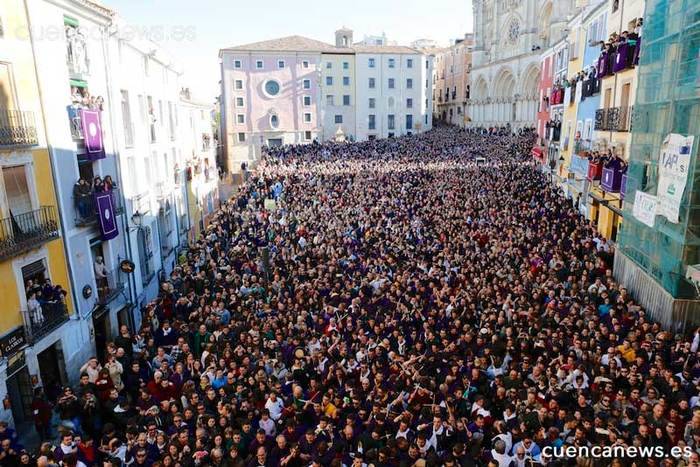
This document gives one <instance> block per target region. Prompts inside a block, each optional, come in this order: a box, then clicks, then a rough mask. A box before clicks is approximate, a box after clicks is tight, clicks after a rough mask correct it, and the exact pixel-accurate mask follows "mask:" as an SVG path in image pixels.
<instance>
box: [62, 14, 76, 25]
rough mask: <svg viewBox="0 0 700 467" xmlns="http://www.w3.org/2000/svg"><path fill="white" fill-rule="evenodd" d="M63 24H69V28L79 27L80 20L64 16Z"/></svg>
mask: <svg viewBox="0 0 700 467" xmlns="http://www.w3.org/2000/svg"><path fill="white" fill-rule="evenodd" d="M63 24H67V25H68V26H73V27H76V28H77V27H78V25H79V23H78V20H77V19H75V18H73V17H71V16H68V15H63Z"/></svg>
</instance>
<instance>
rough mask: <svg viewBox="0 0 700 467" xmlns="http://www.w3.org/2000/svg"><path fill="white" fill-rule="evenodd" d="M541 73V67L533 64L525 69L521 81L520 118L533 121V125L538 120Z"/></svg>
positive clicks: (528, 121) (529, 121)
mask: <svg viewBox="0 0 700 467" xmlns="http://www.w3.org/2000/svg"><path fill="white" fill-rule="evenodd" d="M540 73H541V71H540V67H539V66H537V65H535V64H532V65H530V66H528V67H527V68H526V69H525V72H524V73H523V77H522V80H521V82H520V90H519V94H520V99H519V101H520V106H519V109H518V120H521V121H523V122H527V123H531V124H533V125H534V124H535V122H536V121H537V104H538V101H539V98H538V88H539V83H540Z"/></svg>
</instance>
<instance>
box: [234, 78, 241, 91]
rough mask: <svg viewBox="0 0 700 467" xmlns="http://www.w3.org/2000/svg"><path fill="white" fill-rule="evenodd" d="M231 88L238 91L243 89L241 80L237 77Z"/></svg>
mask: <svg viewBox="0 0 700 467" xmlns="http://www.w3.org/2000/svg"><path fill="white" fill-rule="evenodd" d="M233 89H235V90H236V91H240V90H241V89H243V80H242V79H237V80H236V81H234V82H233Z"/></svg>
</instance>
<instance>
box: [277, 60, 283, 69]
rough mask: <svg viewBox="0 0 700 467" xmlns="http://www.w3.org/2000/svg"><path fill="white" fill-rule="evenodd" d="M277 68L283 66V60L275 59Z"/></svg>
mask: <svg viewBox="0 0 700 467" xmlns="http://www.w3.org/2000/svg"><path fill="white" fill-rule="evenodd" d="M277 68H284V60H277Z"/></svg>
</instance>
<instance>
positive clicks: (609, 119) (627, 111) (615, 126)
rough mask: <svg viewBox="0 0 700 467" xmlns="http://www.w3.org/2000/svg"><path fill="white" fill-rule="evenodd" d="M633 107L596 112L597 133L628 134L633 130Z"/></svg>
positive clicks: (595, 126)
mask: <svg viewBox="0 0 700 467" xmlns="http://www.w3.org/2000/svg"><path fill="white" fill-rule="evenodd" d="M632 111H633V107H611V108H608V109H598V110H596V112H595V125H594V129H595V130H596V131H619V132H627V131H630V129H631V123H632Z"/></svg>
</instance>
